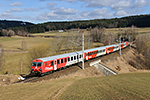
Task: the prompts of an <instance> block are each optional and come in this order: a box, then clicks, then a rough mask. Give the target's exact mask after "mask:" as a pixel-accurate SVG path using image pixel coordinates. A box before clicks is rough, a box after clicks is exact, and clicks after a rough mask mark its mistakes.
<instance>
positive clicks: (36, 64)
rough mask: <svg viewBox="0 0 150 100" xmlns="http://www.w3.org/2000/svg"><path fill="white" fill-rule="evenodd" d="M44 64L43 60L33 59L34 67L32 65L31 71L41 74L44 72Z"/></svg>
mask: <svg viewBox="0 0 150 100" xmlns="http://www.w3.org/2000/svg"><path fill="white" fill-rule="evenodd" d="M42 66H43V61H42V60H37V59H35V60H33V62H32V67H31V73H34V74H36V75H41V74H42V71H43V70H42V68H43V67H42Z"/></svg>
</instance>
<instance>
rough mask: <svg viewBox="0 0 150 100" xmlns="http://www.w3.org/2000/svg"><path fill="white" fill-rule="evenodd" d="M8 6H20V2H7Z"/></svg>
mask: <svg viewBox="0 0 150 100" xmlns="http://www.w3.org/2000/svg"><path fill="white" fill-rule="evenodd" d="M9 6H22V4H21V3H20V2H15V3H12V4H9Z"/></svg>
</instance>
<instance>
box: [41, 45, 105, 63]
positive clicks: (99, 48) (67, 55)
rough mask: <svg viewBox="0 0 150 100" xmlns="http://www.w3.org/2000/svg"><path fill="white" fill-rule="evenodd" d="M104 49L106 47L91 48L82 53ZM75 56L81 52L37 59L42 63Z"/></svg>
mask: <svg viewBox="0 0 150 100" xmlns="http://www.w3.org/2000/svg"><path fill="white" fill-rule="evenodd" d="M105 48H106V47H98V48H92V49H87V50H84V52H90V51H93V50H101V49H105ZM76 54H82V51H77V52H71V53H65V54H60V55H55V56H50V57H44V58H38V59H40V60H42V61H49V60H54V59H58V58H64V57H69V56H73V55H76Z"/></svg>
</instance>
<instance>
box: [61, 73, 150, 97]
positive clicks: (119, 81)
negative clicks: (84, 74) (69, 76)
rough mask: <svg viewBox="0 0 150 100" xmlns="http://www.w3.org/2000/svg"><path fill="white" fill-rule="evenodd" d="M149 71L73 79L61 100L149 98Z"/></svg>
mask: <svg viewBox="0 0 150 100" xmlns="http://www.w3.org/2000/svg"><path fill="white" fill-rule="evenodd" d="M149 76H150V73H132V74H121V75H117V76H110V77H97V78H85V79H82V80H78V81H75V82H74V83H73V84H72V85H71V86H70V87H69V88H67V90H66V91H65V93H63V94H62V95H61V97H60V98H59V99H61V100H66V99H69V100H74V99H76V100H87V99H90V100H116V99H119V100H120V99H125V100H127V99H128V100H139V99H150V92H149V88H150V85H149V82H150V79H149V78H148V77H149Z"/></svg>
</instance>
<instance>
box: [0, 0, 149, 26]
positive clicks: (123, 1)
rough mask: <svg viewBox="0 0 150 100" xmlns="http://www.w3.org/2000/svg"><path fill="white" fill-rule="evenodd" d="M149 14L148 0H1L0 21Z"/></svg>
mask: <svg viewBox="0 0 150 100" xmlns="http://www.w3.org/2000/svg"><path fill="white" fill-rule="evenodd" d="M141 14H150V0H1V1H0V20H17V21H27V22H32V23H35V24H38V23H44V22H49V21H75V20H92V19H103V18H105V19H109V18H116V17H117V18H120V17H124V16H132V15H141Z"/></svg>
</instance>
